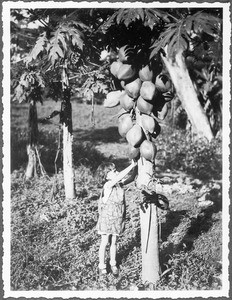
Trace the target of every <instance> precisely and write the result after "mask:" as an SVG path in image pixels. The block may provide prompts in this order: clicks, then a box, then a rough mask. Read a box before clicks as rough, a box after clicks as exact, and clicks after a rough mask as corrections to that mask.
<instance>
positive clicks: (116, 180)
mask: <svg viewBox="0 0 232 300" xmlns="http://www.w3.org/2000/svg"><path fill="white" fill-rule="evenodd" d="M136 165H137V162H135V161H134V160H132V163H131V164H130V165H129V166H128V167H127V168H125V169H124V170H122V171H121V172H120V173H118V175H117V176H116V177H115V178H114V179H113V180H111V181H109V183H108V184H109V185H108V186H109V187H113V186H114V185H115V184H116V183H117V182H119V181H120V180H122V179H123V178H124V177H125V176H126V175H127V174H128V173H129V172H130V171H131V170H132V169H133V168H134V167H135V166H136Z"/></svg>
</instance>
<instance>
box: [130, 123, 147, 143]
mask: <svg viewBox="0 0 232 300" xmlns="http://www.w3.org/2000/svg"><path fill="white" fill-rule="evenodd" d="M126 139H127V141H128V143H129V144H130V145H131V146H133V147H138V146H139V145H140V144H141V143H142V141H143V140H144V133H143V130H142V128H141V127H140V126H139V125H138V124H135V125H133V127H132V128H131V129H130V130H129V131H128V132H127V134H126Z"/></svg>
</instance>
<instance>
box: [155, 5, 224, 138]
mask: <svg viewBox="0 0 232 300" xmlns="http://www.w3.org/2000/svg"><path fill="white" fill-rule="evenodd" d="M220 21H221V20H220V18H219V17H218V16H215V15H213V14H210V13H208V12H204V11H197V12H195V11H194V10H193V12H192V11H191V10H186V11H184V12H181V13H180V15H179V16H176V17H175V16H173V18H172V20H171V22H170V23H167V24H166V25H165V26H164V28H163V30H162V32H161V34H160V36H159V38H158V39H156V40H155V41H154V42H153V43H152V45H151V49H152V51H151V55H150V57H151V58H152V57H153V56H155V55H157V53H160V55H161V58H162V60H163V62H164V64H165V66H166V68H167V70H168V72H169V74H170V77H171V79H172V82H173V85H174V87H175V90H176V93H177V95H178V97H179V99H180V101H181V103H182V106H183V108H184V109H185V110H186V112H187V115H188V118H189V120H190V122H191V125H192V129H193V132H194V133H196V134H197V135H199V136H201V137H205V138H206V139H207V140H209V141H210V140H212V138H213V132H212V128H211V126H210V122H209V120H208V118H207V115H206V112H205V110H204V108H203V107H202V105H201V103H200V101H199V98H198V94H197V91H196V89H195V87H194V84H193V82H192V79H191V77H190V75H189V70H188V68H187V65H186V57H187V56H188V55H189V54H190V53H191V52H192V53H194V50H195V48H196V45H199V43H201V44H203V43H204V45H205V46H207V51H209V50H210V47H211V45H212V41H214V42H216V43H217V44H220V34H221V31H220V30H221V27H220ZM196 38H197V43H196ZM201 54H202V55H203V51H202V53H201Z"/></svg>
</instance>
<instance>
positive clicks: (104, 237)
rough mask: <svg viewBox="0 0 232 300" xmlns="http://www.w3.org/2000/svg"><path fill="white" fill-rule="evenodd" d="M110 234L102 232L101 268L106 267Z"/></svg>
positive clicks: (100, 248)
mask: <svg viewBox="0 0 232 300" xmlns="http://www.w3.org/2000/svg"><path fill="white" fill-rule="evenodd" d="M108 239H109V236H108V235H107V234H102V236H101V244H100V247H99V265H98V266H99V269H105V268H106V264H105V254H106V246H107V244H108Z"/></svg>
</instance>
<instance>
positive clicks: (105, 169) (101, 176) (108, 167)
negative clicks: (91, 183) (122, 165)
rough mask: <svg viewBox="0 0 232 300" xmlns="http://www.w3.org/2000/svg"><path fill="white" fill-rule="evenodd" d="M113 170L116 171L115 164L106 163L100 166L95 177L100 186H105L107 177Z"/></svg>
mask: <svg viewBox="0 0 232 300" xmlns="http://www.w3.org/2000/svg"><path fill="white" fill-rule="evenodd" d="M112 170H115V164H114V163H111V162H105V163H102V164H100V166H99V167H98V168H97V170H96V173H95V177H96V179H97V182H98V184H99V185H103V184H104V183H105V182H106V176H107V174H108V173H109V172H110V171H112Z"/></svg>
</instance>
